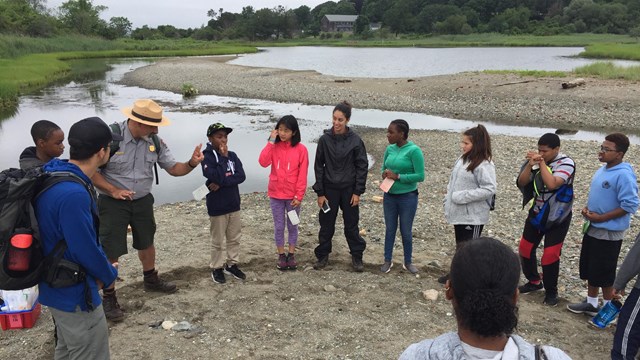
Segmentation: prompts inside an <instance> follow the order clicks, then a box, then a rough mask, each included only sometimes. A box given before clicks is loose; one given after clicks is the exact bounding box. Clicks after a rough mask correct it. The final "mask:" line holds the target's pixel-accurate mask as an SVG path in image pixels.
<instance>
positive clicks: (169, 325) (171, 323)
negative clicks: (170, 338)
mask: <svg viewBox="0 0 640 360" xmlns="http://www.w3.org/2000/svg"><path fill="white" fill-rule="evenodd" d="M176 324H177V322H175V321H171V320H165V321H163V322H162V328H163V329H165V330H169V329H171V328H172V327H174V326H176Z"/></svg>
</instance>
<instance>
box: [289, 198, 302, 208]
mask: <svg viewBox="0 0 640 360" xmlns="http://www.w3.org/2000/svg"><path fill="white" fill-rule="evenodd" d="M291 206H293V207H298V206H300V200H298V199H293V200H291Z"/></svg>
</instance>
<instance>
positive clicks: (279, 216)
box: [269, 198, 300, 247]
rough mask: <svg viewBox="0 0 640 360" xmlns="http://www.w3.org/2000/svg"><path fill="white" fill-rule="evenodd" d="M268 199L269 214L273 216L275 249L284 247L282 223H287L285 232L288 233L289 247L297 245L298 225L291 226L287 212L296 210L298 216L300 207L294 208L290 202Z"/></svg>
mask: <svg viewBox="0 0 640 360" xmlns="http://www.w3.org/2000/svg"><path fill="white" fill-rule="evenodd" d="M292 200H293V199H289V200H281V199H274V198H269V202H270V204H271V213H272V214H273V225H274V226H273V237H274V240H275V241H276V246H277V247H284V222H285V221H286V222H287V230H288V231H289V245H290V246H291V245H293V246H296V244H297V243H298V225H293V224H291V221H290V220H289V217H288V216H287V212H289V211H291V210H293V209H296V213H298V216H300V206H298V207H296V208H294V207H293V206H292V205H291V201H292Z"/></svg>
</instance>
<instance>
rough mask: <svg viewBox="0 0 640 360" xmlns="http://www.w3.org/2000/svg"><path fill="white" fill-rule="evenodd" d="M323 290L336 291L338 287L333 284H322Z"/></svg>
mask: <svg viewBox="0 0 640 360" xmlns="http://www.w3.org/2000/svg"><path fill="white" fill-rule="evenodd" d="M324 291H326V292H336V291H338V289H336V287H335V286H333V285H325V286H324Z"/></svg>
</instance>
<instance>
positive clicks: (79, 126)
mask: <svg viewBox="0 0 640 360" xmlns="http://www.w3.org/2000/svg"><path fill="white" fill-rule="evenodd" d="M112 140H115V141H122V140H124V138H123V137H122V135H120V134H115V133H113V132H111V129H110V128H109V126H108V125H107V124H106V123H105V122H104V121H103V120H102V119H100V118H99V117H97V116H94V117H88V118H86V119H82V120H80V121H78V122H77V123H75V124H73V125H71V129H70V130H69V145H71V146H73V147H79V148H83V149H87V150H90V152H91V153H97V152H98V151H99V150H100V149H102V148H104V147H106V146H107V145H109V143H111V141H112Z"/></svg>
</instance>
